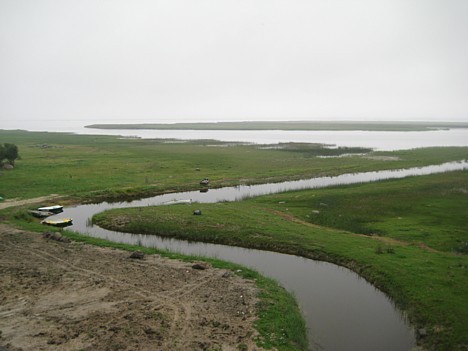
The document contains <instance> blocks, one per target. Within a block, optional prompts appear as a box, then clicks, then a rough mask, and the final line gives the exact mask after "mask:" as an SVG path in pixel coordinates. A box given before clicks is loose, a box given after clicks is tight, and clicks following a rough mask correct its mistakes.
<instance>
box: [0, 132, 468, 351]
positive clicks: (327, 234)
mask: <svg viewBox="0 0 468 351" xmlns="http://www.w3.org/2000/svg"><path fill="white" fill-rule="evenodd" d="M0 143H14V144H16V145H18V147H19V153H20V155H21V159H20V160H17V162H16V165H15V169H13V170H10V171H6V170H5V171H3V170H2V171H0V174H1V175H0V196H2V197H4V198H5V199H6V201H9V200H10V199H15V198H16V199H29V198H34V197H39V196H45V195H49V194H58V195H59V196H61V197H62V200H61V201H63V202H62V204H66V203H80V202H97V201H102V200H122V199H129V198H135V197H143V196H150V195H155V194H159V193H166V192H174V191H181V190H196V189H198V188H199V187H200V185H199V182H200V180H201V179H202V178H205V177H208V178H210V186H211V187H221V186H229V185H238V184H257V183H265V182H280V181H284V180H293V179H304V178H310V177H318V176H333V175H339V174H343V173H353V172H363V171H373V170H383V169H399V168H409V167H421V166H426V165H430V164H440V163H444V162H448V161H459V160H464V159H468V148H467V147H448V148H426V149H414V150H404V151H395V152H372V151H369V150H354V149H353V150H348V149H343V150H337V151H336V153H335V154H334V155H335V156H336V155H339V154H341V153H350V152H351V153H353V152H354V153H357V154H355V155H350V156H347V157H329V158H321V157H318V156H321V155H326V156H330V154H329V152H330V151H329V149H323V148H322V147H321V146H318V145H315V144H295V143H288V144H287V145H282V148H281V149H272V148H264V147H262V146H258V145H242V144H225V143H220V142H216V141H212V140H202V141H193V142H178V141H173V140H172V141H171V140H143V139H128V138H127V139H121V138H118V137H114V136H86V135H74V134H64V133H42V132H24V131H2V130H0ZM361 153H364V155H362V154H361ZM467 189H468V173H467V172H452V173H447V174H439V175H432V176H424V177H413V178H406V179H401V180H392V181H382V182H378V183H370V184H361V185H352V186H341V187H335V188H327V189H317V190H306V191H296V192H289V193H283V194H276V195H270V196H263V197H259V198H254V199H247V200H245V201H242V202H239V203H219V204H212V205H207V204H198V205H176V206H162V207H156V208H151V207H150V208H144V209H141V210H140V209H138V210H133V212H131V210H129V209H126V210H125V213H124V212H121V211H119V210H115V211H112V212H109V213H105V214H100V215H98V216H97V217H96V218H95V219H94V220H95V221H97V222H98V223H99V224H100V225H102V226H106V227H117V229H119V230H125V231H130V232H131V231H135V232H146V233H149V234H158V235H162V236H176V237H180V238H185V239H190V240H200V241H210V242H219V243H224V244H228V245H237V246H244V247H255V248H260V249H266V250H273V251H278V252H286V253H293V254H297V255H301V256H304V257H309V258H314V259H319V260H325V261H330V262H334V263H337V264H340V265H343V266H347V267H349V268H351V269H352V270H354V271H356V272H358V273H359V274H361V275H362V276H363V277H365V278H366V279H367V280H368V281H370V282H372V283H373V284H375V285H376V286H377V287H379V288H380V289H382V290H383V291H385V292H387V293H388V294H389V295H390V296H391V297H392V299H393V300H394V301H395V302H396V303H397V304H398V305H399V306H400V307H401V308H403V309H404V310H405V311H407V313H408V315H409V316H410V317H411V321H412V322H413V323H414V324H415V326H416V327H418V328H420V327H424V328H426V329H427V330H428V335H427V337H425V338H424V339H421V340H420V341H421V343H423V344H424V345H425V346H427V348H428V349H434V350H463V349H466V347H467V345H468V333H467V330H468V304H467V302H466V301H468V277H467V274H468V272H467V267H468V260H467V258H466V257H467V256H466V250H467V248H466V246H467V244H466V243H467V241H468V238H467V229H466V228H467V227H468V223H467V218H468V216H467V214H468V213H467V210H466V209H467V208H468V206H467V205H468V203H467V193H466V192H467ZM44 205H46V204H44ZM28 208H31V206H24V207H19V208H10V209H6V210H2V211H0V218H1V219H2V220H5V221H8V222H10V223H13V224H15V225H19V226H23V227H25V228H27V229H31V230H37V231H41V230H43V227H42V226H41V225H40V224H38V222H37V221H36V220H35V219H33V218H32V217H30V216H29V215H27V213H26V211H25V210H26V209H28ZM195 208H197V209H201V210H202V212H203V215H202V216H193V215H192V210H193V209H195ZM129 213H132V216H128V214H129ZM233 213H236V216H233V215H232V214H233ZM156 215H157V216H156ZM116 218H118V221H116ZM122 224H124V225H122ZM75 239H76V240H91V242H93V243H94V244H99V245H111V246H119V245H118V244H112V243H109V242H105V243H104V242H101V241H99V240H96V239H90V238H87V237H82V236H76V235H75ZM166 254H167V253H166ZM168 255H169V254H168ZM219 264H221V263H219ZM256 279H257V278H256ZM263 291H264V292H265V294H267V295H268V296H267V297H265V299H267V300H268V299H272V300H275V299H276V301H280V300H283V301H285V302H284V303H282V304H280V303H279V302H278V303H277V304H273V303H268V304H266V305H267V306H270V307H271V306H276V305H277V306H282V307H280V308H279V309H278V310H275V311H273V310H271V311H270V312H268V313H267V312H265V313H264V317H263V318H261V319H260V321H262V322H261V323H264V324H263V326H261V325H259V326H258V329H259V330H263V334H262V335H264V339H263V344H265V345H269V346H271V347H276V348H278V349H280V350H295V349H304V342H303V341H304V338H302V339H301V337H300V335H299V334H301V332H303V335H302V336H304V335H305V331H304V330H303V329H301V327H300V317H297V318H296V317H295V322H292V321H287V323H286V324H287V325H289V327H290V328H292V329H297V330H299V329H300V332H299V333H296V334H295V335H293V332H292V330H290V331H288V334H289V335H291V338H290V339H288V340H287V341H286V342H285V341H284V340H281V342H280V341H278V340H276V341H275V340H268V338H266V337H265V335H268V333H269V332H268V330H271V328H277V329H275V331H274V332H272V333H271V334H272V335H280V334H281V332H280V331H281V330H284V328H286V327H287V326H285V325H284V323H283V324H281V323H279V321H281V318H282V317H281V316H283V315H285V314H287V315H289V314H291V315H294V314H295V315H296V316H299V314H298V310H297V306H296V305H295V303H294V302H293V301H292V300H291V298H290V297H288V295H287V294H285V293H284V291H283V292H281V291H282V290H281V289H279V290H275V289H274V288H271V287H270V288H265V289H264V290H263ZM272 291H273V292H272ZM262 328H263V329H262ZM301 340H302V341H301ZM281 343H283V344H281Z"/></svg>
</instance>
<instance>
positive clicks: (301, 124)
mask: <svg viewBox="0 0 468 351" xmlns="http://www.w3.org/2000/svg"><path fill="white" fill-rule="evenodd" d="M86 127H87V128H95V129H160V130H167V129H173V130H177V129H178V130H183V129H185V130H368V131H402V132H404V131H427V130H432V129H440V128H468V123H463V122H403V121H399V122H398V121H397V122H390V121H387V122H385V121H384V122H382V121H380V122H372V121H365V122H363V121H351V122H345V121H336V122H330V121H326V122H325V121H284V122H278V121H277V122H273V121H264V122H260V121H257V122H213V123H201V122H200V123H166V124H163V123H144V124H132V123H127V124H112V123H109V124H92V125H88V126H86Z"/></svg>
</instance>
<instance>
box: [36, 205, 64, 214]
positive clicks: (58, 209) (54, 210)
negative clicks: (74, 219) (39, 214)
mask: <svg viewBox="0 0 468 351" xmlns="http://www.w3.org/2000/svg"><path fill="white" fill-rule="evenodd" d="M37 210H38V211H45V212H52V213H59V212H62V211H63V206H60V205H54V206H46V207H39V208H38V209H37Z"/></svg>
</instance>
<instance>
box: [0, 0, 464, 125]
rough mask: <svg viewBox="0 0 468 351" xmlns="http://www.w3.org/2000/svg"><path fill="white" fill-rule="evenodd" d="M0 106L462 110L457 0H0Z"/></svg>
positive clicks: (67, 113)
mask: <svg viewBox="0 0 468 351" xmlns="http://www.w3.org/2000/svg"><path fill="white" fill-rule="evenodd" d="M0 118H1V119H2V120H4V121H7V120H15V121H21V120H27V119H31V118H37V119H41V118H44V119H54V118H69V119H82V120H87V121H88V120H92V121H109V122H111V121H113V122H119V121H121V122H123V121H132V119H135V120H140V121H142V120H146V121H154V122H159V121H169V120H170V121H174V122H177V121H187V120H200V121H221V120H262V119H263V120H308V119H310V120H328V119H340V120H346V119H348V120H349V119H354V120H357V119H363V120H367V119H372V120H378V119H382V120H390V119H396V120H424V119H427V120H445V121H448V120H464V121H468V0H139V1H130V0H74V1H71V0H0ZM0 128H1V122H0Z"/></svg>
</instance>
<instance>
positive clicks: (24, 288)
mask: <svg viewBox="0 0 468 351" xmlns="http://www.w3.org/2000/svg"><path fill="white" fill-rule="evenodd" d="M129 256H130V253H129V252H125V251H120V250H115V249H110V248H98V247H94V246H90V245H85V244H81V243H75V242H61V241H56V240H51V239H47V238H44V237H43V236H42V235H41V234H38V233H31V232H25V231H21V230H17V229H14V228H11V227H9V226H7V225H5V224H2V223H0V332H1V334H0V350H2V351H3V350H15V351H17V350H65V351H66V350H74V351H77V350H213V351H214V350H239V349H244V350H261V349H260V348H258V347H256V346H255V343H254V341H253V339H254V338H255V331H254V329H253V326H252V325H253V322H254V320H255V318H256V317H255V309H256V303H257V297H256V296H257V293H258V291H257V288H256V286H255V284H254V283H253V282H251V281H247V280H243V279H241V278H239V277H238V276H236V275H233V274H232V273H231V272H229V271H225V270H219V269H214V268H208V269H206V270H196V269H193V268H192V264H190V263H184V262H181V261H177V260H169V259H165V258H161V257H159V256H157V255H146V256H145V257H144V258H143V259H142V260H140V259H131V258H129Z"/></svg>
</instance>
